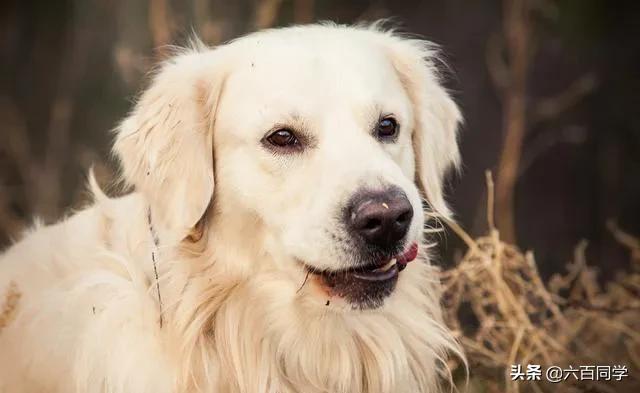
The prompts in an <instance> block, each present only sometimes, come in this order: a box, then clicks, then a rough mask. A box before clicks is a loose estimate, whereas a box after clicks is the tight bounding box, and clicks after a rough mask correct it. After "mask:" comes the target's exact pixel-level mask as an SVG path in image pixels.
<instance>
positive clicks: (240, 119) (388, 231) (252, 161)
mask: <svg viewBox="0 0 640 393" xmlns="http://www.w3.org/2000/svg"><path fill="white" fill-rule="evenodd" d="M434 61H435V59H434V53H433V51H432V47H431V46H430V45H429V44H428V43H426V42H424V41H420V40H415V39H405V38H402V37H400V36H398V35H395V34H393V33H389V32H382V31H380V30H379V29H376V28H359V29H354V28H347V27H336V26H311V27H295V28H289V29H280V30H272V31H266V32H261V33H257V34H253V35H250V36H248V37H245V38H242V39H240V40H237V41H234V42H232V43H230V44H227V45H225V46H222V47H219V48H216V49H212V50H211V49H199V50H194V51H190V52H188V53H184V54H181V55H178V56H177V57H175V58H174V59H172V60H171V61H169V62H168V63H166V64H164V65H163V66H162V68H161V69H160V71H159V72H158V73H157V75H156V76H155V78H154V80H153V81H152V83H151V85H150V87H149V88H148V90H147V91H146V92H145V93H144V94H143V95H142V97H141V99H140V100H139V102H138V104H137V106H136V108H135V110H134V111H133V113H132V114H131V115H130V116H129V117H128V118H127V119H126V120H125V121H124V122H123V123H122V125H121V127H120V128H119V134H118V138H117V141H116V145H115V149H116V152H117V154H118V156H119V157H120V159H121V161H122V164H123V168H124V175H125V178H126V179H127V180H128V181H129V182H131V183H132V184H134V185H135V186H136V187H137V189H138V190H139V191H140V192H141V193H142V194H143V195H144V197H145V198H146V200H147V201H148V203H149V205H150V209H151V211H152V213H153V216H154V219H156V220H157V221H158V222H159V224H158V225H160V226H161V227H162V228H164V233H166V234H169V237H172V238H174V239H175V240H181V239H183V238H185V237H187V236H188V234H189V233H190V232H191V231H192V230H193V228H194V227H195V226H196V225H198V223H201V222H203V221H202V220H203V217H205V216H207V217H208V219H207V220H206V221H207V222H206V223H205V225H204V226H203V227H204V228H205V229H204V231H205V235H210V236H207V238H210V239H215V241H210V244H209V245H208V246H209V247H211V248H218V249H220V248H225V249H227V250H229V249H231V250H233V251H227V252H226V254H224V255H222V254H218V257H219V258H218V259H220V261H215V262H214V261H212V262H214V263H226V264H227V265H228V266H227V267H228V268H229V269H233V268H238V269H243V271H245V272H256V271H258V270H261V269H269V270H277V271H279V272H285V273H286V274H287V275H288V276H289V277H291V280H292V281H293V282H296V283H298V284H302V279H309V280H311V284H310V285H311V286H313V288H315V290H314V291H310V292H309V293H311V297H315V298H317V299H318V300H319V303H321V304H322V305H324V304H325V300H326V299H328V298H333V299H336V300H340V301H341V302H342V303H343V304H347V305H349V306H350V307H348V308H375V307H379V306H381V305H382V304H383V303H384V300H385V298H386V297H388V296H389V295H391V294H392V293H393V292H394V290H395V288H396V286H398V285H401V284H402V282H401V281H399V276H400V275H402V274H411V268H409V269H407V270H406V271H403V270H404V268H405V266H407V264H408V263H410V262H411V261H412V260H413V259H414V258H416V253H417V250H418V244H420V243H421V242H422V237H423V228H424V226H425V214H424V213H423V207H424V206H423V204H424V205H428V209H430V210H431V211H432V212H433V213H434V214H439V215H442V216H445V217H446V216H449V214H450V213H449V210H448V208H447V205H446V203H445V201H444V198H443V191H442V182H443V176H444V174H445V172H446V171H447V169H448V168H450V167H452V166H454V165H455V164H456V163H457V162H458V147H457V141H456V129H457V126H458V123H459V121H460V113H459V111H458V109H457V107H456V105H455V104H454V102H453V101H452V100H451V98H450V97H449V96H448V94H447V93H446V91H445V90H444V89H443V87H442V86H441V85H440V84H439V81H438V77H437V75H436V70H435V66H434ZM309 276H311V277H309ZM338 303H339V302H338Z"/></svg>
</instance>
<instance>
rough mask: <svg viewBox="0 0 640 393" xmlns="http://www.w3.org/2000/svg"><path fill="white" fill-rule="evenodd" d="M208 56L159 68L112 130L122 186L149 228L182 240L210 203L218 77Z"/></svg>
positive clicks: (214, 59)
mask: <svg viewBox="0 0 640 393" xmlns="http://www.w3.org/2000/svg"><path fill="white" fill-rule="evenodd" d="M219 57H220V56H219V55H218V54H217V53H216V51H214V50H204V51H203V50H199V51H195V50H193V51H190V52H186V53H183V54H180V55H177V56H176V57H174V58H172V59H171V60H169V61H167V62H165V63H164V64H163V65H162V66H161V67H160V69H159V71H158V72H157V74H156V75H155V77H154V78H153V79H152V82H151V84H150V86H149V87H148V88H147V90H146V91H144V93H143V94H142V96H141V97H140V99H139V100H138V102H137V104H136V105H135V108H134V109H133V111H132V112H131V114H130V115H129V116H128V117H127V118H126V119H125V120H124V121H123V122H122V123H121V124H120V126H119V127H118V128H117V129H116V132H117V137H116V141H115V145H114V152H115V154H116V155H117V157H118V159H119V160H120V162H121V166H122V170H123V176H124V180H125V181H126V182H127V183H128V184H131V185H133V186H134V187H135V188H136V190H137V191H138V192H140V193H141V194H142V195H143V196H144V198H145V199H146V202H147V203H148V204H149V208H150V211H151V214H152V216H153V220H154V225H156V226H159V227H160V228H162V230H163V231H164V232H166V231H169V232H170V233H171V234H172V236H175V237H176V238H177V239H182V238H184V237H185V236H186V235H187V234H188V233H189V231H190V229H191V228H192V227H193V226H195V225H196V224H197V223H198V221H199V220H200V218H201V217H202V216H203V214H204V213H205V211H206V209H207V207H208V205H209V203H210V201H211V198H212V196H213V188H214V177H213V124H214V119H215V113H216V107H217V104H218V101H219V98H220V94H221V90H222V84H223V79H224V77H223V71H222V70H220V66H219V63H220V60H219Z"/></svg>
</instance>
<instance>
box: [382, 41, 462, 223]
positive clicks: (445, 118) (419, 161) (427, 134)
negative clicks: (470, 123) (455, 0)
mask: <svg viewBox="0 0 640 393" xmlns="http://www.w3.org/2000/svg"><path fill="white" fill-rule="evenodd" d="M387 37H388V38H391V40H392V43H391V60H392V62H393V65H394V67H395V69H396V71H397V72H398V75H399V76H400V80H401V82H402V84H403V85H404V87H405V89H406V90H407V93H408V95H409V98H410V99H411V102H412V104H413V111H414V124H415V125H414V127H415V128H414V130H413V146H414V152H415V157H416V182H417V183H418V185H419V187H420V188H421V189H422V191H423V192H424V194H425V196H426V197H427V200H428V201H429V204H430V205H431V208H432V209H433V210H435V212H437V213H439V214H441V215H443V216H445V217H451V211H450V210H449V208H448V207H447V204H446V202H445V200H444V195H443V181H444V176H445V174H446V172H447V171H448V170H449V169H451V168H454V167H456V168H457V167H458V165H459V163H460V152H459V150H458V141H457V131H458V126H459V124H460V122H461V121H462V116H461V114H460V110H459V109H458V107H457V106H456V104H455V103H454V102H453V100H452V99H451V97H450V96H449V94H448V93H447V92H446V91H445V89H444V88H443V87H442V86H441V85H440V82H439V80H438V74H437V69H436V66H435V64H434V61H435V60H436V54H435V50H434V49H433V47H432V45H431V44H430V43H428V42H426V41H422V40H416V39H405V38H401V37H397V36H394V35H392V34H390V33H389V35H387Z"/></svg>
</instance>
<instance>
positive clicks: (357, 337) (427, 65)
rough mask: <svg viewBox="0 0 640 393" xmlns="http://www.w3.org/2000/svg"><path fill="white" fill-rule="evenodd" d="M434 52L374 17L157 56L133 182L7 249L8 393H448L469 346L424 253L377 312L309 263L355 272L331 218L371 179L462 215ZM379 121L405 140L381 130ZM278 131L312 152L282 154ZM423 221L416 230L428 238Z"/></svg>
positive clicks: (138, 127)
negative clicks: (455, 331) (395, 125)
mask: <svg viewBox="0 0 640 393" xmlns="http://www.w3.org/2000/svg"><path fill="white" fill-rule="evenodd" d="M434 56H435V55H434V52H433V50H432V49H431V46H430V45H429V44H428V43H426V42H423V41H420V40H415V39H406V38H403V37H401V36H399V35H396V34H394V33H392V32H387V31H382V30H381V29H380V28H378V27H376V26H373V27H358V28H354V27H345V26H335V25H312V26H301V27H293V28H287V29H276V30H269V31H264V32H259V33H255V34H252V35H249V36H247V37H244V38H241V39H238V40H236V41H234V42H232V43H230V44H227V45H224V46H221V47H218V48H215V49H207V48H203V47H199V48H196V49H192V50H187V51H184V52H182V53H179V54H177V55H176V56H175V57H174V58H173V59H172V60H170V61H168V62H166V63H165V64H163V65H162V66H161V67H160V69H159V70H158V72H157V73H156V75H155V77H154V78H153V80H152V81H151V83H150V86H149V88H148V89H147V90H146V91H145V92H144V94H142V96H141V97H140V99H139V101H138V103H137V104H136V106H135V109H134V110H133V111H132V113H131V114H130V115H129V116H128V117H127V118H126V119H125V120H124V121H123V122H122V124H121V125H120V126H119V127H118V128H117V130H116V131H117V135H116V141H115V147H114V151H115V153H116V155H117V157H118V158H119V160H120V161H121V163H122V168H123V177H124V179H125V180H126V181H127V182H128V183H130V184H131V185H132V186H134V187H135V190H136V191H135V192H133V193H132V194H130V195H128V196H125V197H122V198H117V199H111V198H108V197H106V196H105V195H104V194H102V192H100V190H99V189H98V188H97V187H96V186H95V184H94V183H93V182H92V183H93V187H92V188H93V191H94V195H95V200H94V203H93V204H92V205H91V206H90V207H88V208H87V209H85V210H83V211H80V212H78V213H76V214H74V215H72V216H71V217H69V218H67V219H65V220H63V221H61V222H60V223H58V224H56V225H52V226H47V227H39V228H35V229H34V230H33V231H32V232H30V233H29V234H27V235H26V236H25V237H24V239H23V240H21V241H20V242H18V243H16V244H15V245H13V246H12V247H11V248H10V249H9V250H8V251H6V252H5V253H4V254H3V255H2V256H1V257H0V311H1V310H2V304H1V302H2V301H3V300H2V299H3V298H4V293H5V292H6V291H7V290H8V288H9V286H10V283H14V284H15V285H16V286H17V288H18V290H19V292H20V294H21V297H20V298H19V301H18V304H17V309H16V313H15V315H12V316H10V317H11V319H10V320H9V322H8V324H7V325H6V326H5V327H4V328H3V329H2V330H0V392H1V393H16V392H40V391H46V392H71V391H78V392H110V393H125V392H126V393H132V392H136V393H145V392H148V393H161V392H195V391H203V392H219V393H241V392H248V393H254V392H255V393H258V392H260V393H294V392H299V393H316V392H317V393H320V392H331V393H347V392H348V393H365V392H367V393H374V392H375V393H380V392H383V393H385V392H389V393H391V392H395V393H402V392H406V393H420V392H422V393H426V392H436V391H439V390H440V387H441V385H442V384H441V383H440V382H441V379H442V377H443V373H444V372H445V371H446V367H445V360H446V358H447V356H448V354H449V353H451V352H452V351H453V352H458V347H457V346H456V344H455V342H454V341H453V339H452V338H451V335H450V334H449V332H448V330H447V329H446V327H445V326H444V324H443V321H442V317H441V311H440V305H439V296H440V285H439V282H438V279H437V274H436V273H437V270H436V269H435V268H434V267H432V266H431V265H430V264H429V263H428V256H427V255H426V254H425V252H424V250H421V255H420V257H419V261H416V262H413V263H411V264H410V265H409V266H408V267H407V269H406V270H405V271H403V272H402V273H401V274H400V279H399V282H398V285H397V288H396V290H395V291H394V293H393V294H392V295H391V296H390V297H389V298H388V299H387V300H386V301H385V304H384V305H383V306H382V307H381V308H379V309H376V310H370V311H356V310H352V309H351V308H350V307H349V306H348V305H347V304H345V302H343V301H341V299H327V298H326V296H327V295H326V294H324V293H323V292H322V291H321V290H320V289H319V287H318V285H317V284H315V283H314V282H313V280H311V282H310V283H308V284H305V285H303V282H305V271H304V270H303V268H302V267H301V265H300V263H299V261H304V263H306V264H307V265H310V266H313V267H317V268H319V269H327V268H330V269H338V268H343V267H346V266H349V262H350V261H351V259H350V258H351V255H350V253H349V250H348V249H345V247H344V242H342V243H340V241H341V239H342V237H344V236H345V235H344V233H343V232H342V231H341V230H340V228H339V226H340V225H339V222H337V221H338V220H337V218H336V213H335V212H336V211H337V209H339V207H340V206H341V205H342V204H344V203H345V201H346V199H347V198H348V197H349V196H350V195H351V194H352V193H353V192H355V190H356V189H357V188H358V187H361V186H367V187H374V188H375V187H379V186H381V185H384V184H393V185H396V186H398V187H400V188H402V189H403V190H404V191H405V193H406V194H407V196H408V198H409V200H410V202H411V203H412V205H413V207H414V210H415V211H418V212H421V211H422V205H421V203H422V199H423V197H424V198H426V199H427V200H428V202H429V204H430V206H431V209H432V210H433V213H437V214H441V215H443V216H448V215H449V214H450V213H449V210H448V208H447V206H446V204H445V202H444V198H443V195H442V181H443V176H444V174H445V171H446V170H447V169H448V168H449V167H450V166H452V165H454V164H456V163H457V162H458V159H459V158H458V148H457V142H456V129H457V125H458V122H459V121H460V113H459V111H458V109H457V107H456V106H455V104H454V103H453V101H452V100H451V99H450V98H449V96H448V95H447V93H446V92H445V90H444V89H443V88H442V87H441V86H440V84H439V81H438V77H437V74H436V71H435V67H434V64H433V63H434V61H435V58H434ZM381 113H383V114H384V113H393V114H394V115H395V116H396V118H397V119H398V122H399V123H400V125H401V128H400V136H399V138H398V141H397V143H394V144H381V143H379V142H378V141H376V140H375V139H374V138H373V137H372V136H371V135H370V131H371V128H372V126H373V125H374V124H375V121H376V120H377V119H378V118H379V116H380V114H381ZM278 125H287V126H289V127H294V128H296V129H302V130H303V131H304V132H305V133H306V134H307V135H309V136H310V137H311V139H310V147H309V149H306V150H305V151H303V152H302V153H300V154H294V155H286V156H284V155H274V154H273V153H272V152H269V151H268V149H267V148H265V146H264V145H263V144H262V143H261V142H260V140H261V139H262V138H263V137H264V136H265V135H266V133H267V132H268V131H269V130H270V129H273V128H274V127H276V126H278ZM214 173H215V179H214ZM214 184H215V187H214ZM416 184H417V185H416ZM421 192H422V193H423V195H422V196H421ZM149 212H150V215H151V225H152V226H153V229H150V226H149V222H148V213H149ZM425 219H426V218H425V216H424V215H422V214H415V215H414V219H413V222H412V224H411V228H410V231H409V240H412V241H418V242H420V243H422V242H423V233H422V230H423V227H424V225H425ZM154 235H155V236H157V237H158V240H159V242H158V244H157V245H155V244H154V242H153V237H154ZM336 239H338V240H336ZM342 240H344V239H342ZM340 244H342V246H340ZM152 253H153V256H154V257H155V259H156V262H157V270H158V272H159V282H158V283H156V279H155V272H154V266H153V262H152ZM156 285H157V286H159V287H160V295H161V297H162V304H160V302H159V298H158V292H157V288H156ZM327 300H331V304H330V305H329V306H326V305H325V304H326V301H327ZM161 308H162V315H160V309H161ZM161 319H162V322H163V324H162V327H160V320H161ZM444 376H445V377H446V375H444Z"/></svg>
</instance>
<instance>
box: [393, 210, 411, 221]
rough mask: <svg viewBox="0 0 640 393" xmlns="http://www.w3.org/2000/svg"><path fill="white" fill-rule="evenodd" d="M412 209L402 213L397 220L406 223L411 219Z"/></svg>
mask: <svg viewBox="0 0 640 393" xmlns="http://www.w3.org/2000/svg"><path fill="white" fill-rule="evenodd" d="M411 216H412V214H411V211H409V210H407V211H406V212H404V213H402V214H400V215H399V216H398V218H396V222H397V223H398V224H405V223H407V222H409V221H410V220H411Z"/></svg>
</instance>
